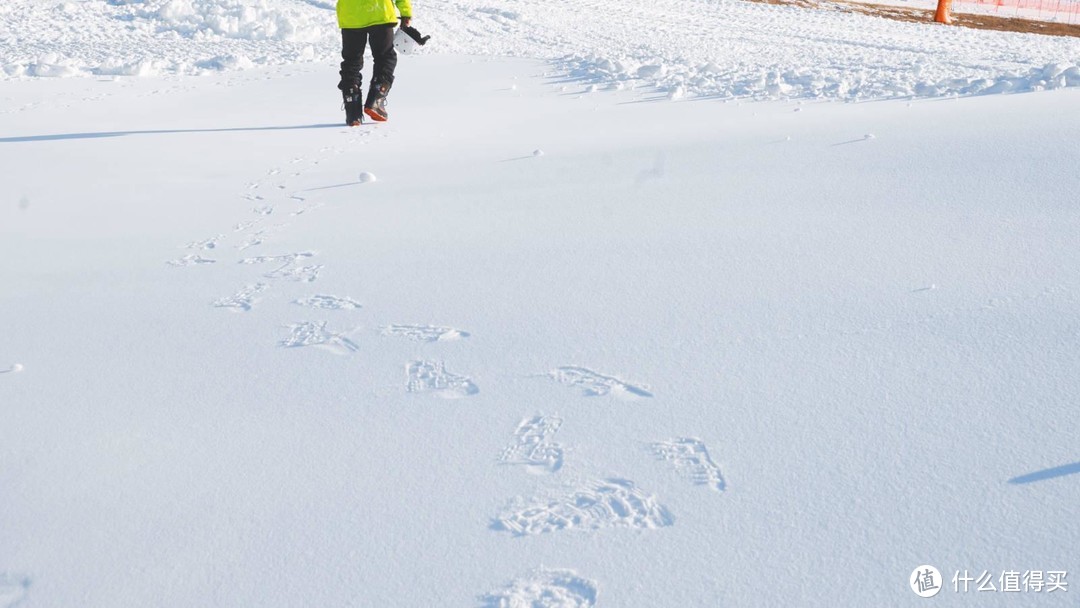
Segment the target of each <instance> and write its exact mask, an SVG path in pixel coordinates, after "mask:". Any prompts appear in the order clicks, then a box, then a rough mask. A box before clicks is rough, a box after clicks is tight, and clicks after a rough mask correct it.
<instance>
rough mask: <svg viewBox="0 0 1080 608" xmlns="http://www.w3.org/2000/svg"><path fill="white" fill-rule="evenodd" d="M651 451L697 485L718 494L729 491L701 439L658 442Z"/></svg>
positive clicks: (680, 438) (651, 447) (683, 438)
mask: <svg viewBox="0 0 1080 608" xmlns="http://www.w3.org/2000/svg"><path fill="white" fill-rule="evenodd" d="M649 450H650V451H651V452H652V453H653V455H654V456H656V457H657V458H658V459H660V460H664V461H667V462H669V463H671V466H672V467H673V468H674V469H675V472H677V473H678V474H679V475H681V476H683V477H685V478H686V479H688V480H690V481H691V482H692V483H694V484H695V485H700V486H708V487H709V489H711V490H714V491H716V492H723V491H724V490H725V489H727V482H725V481H724V476H723V475H722V474H721V473H720V467H718V466H716V463H715V462H713V459H712V458H711V457H710V456H709V450H708V449H706V447H705V444H704V443H703V442H702V441H701V440H700V439H695V438H693V437H679V438H676V439H672V440H669V441H657V442H655V443H652V444H650V445H649Z"/></svg>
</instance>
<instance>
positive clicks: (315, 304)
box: [293, 294, 360, 310]
mask: <svg viewBox="0 0 1080 608" xmlns="http://www.w3.org/2000/svg"><path fill="white" fill-rule="evenodd" d="M293 304H297V305H299V306H307V307H308V308H318V309H320V310H352V309H356V308H360V303H359V302H357V301H356V300H353V299H352V298H343V297H339V296H328V295H322V294H316V295H313V296H307V297H303V298H299V299H296V300H293Z"/></svg>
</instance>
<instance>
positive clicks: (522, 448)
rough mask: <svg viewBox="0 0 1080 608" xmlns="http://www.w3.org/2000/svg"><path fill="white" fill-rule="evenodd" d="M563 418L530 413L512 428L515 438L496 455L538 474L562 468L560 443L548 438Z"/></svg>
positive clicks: (560, 424)
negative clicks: (530, 416)
mask: <svg viewBox="0 0 1080 608" xmlns="http://www.w3.org/2000/svg"><path fill="white" fill-rule="evenodd" d="M562 423H563V421H562V418H559V417H558V416H533V417H532V418H526V419H525V420H522V421H521V422H520V423H519V424H518V426H517V429H515V430H514V440H513V441H512V442H511V443H510V445H508V446H506V447H505V448H503V451H502V453H501V454H499V463H500V464H507V465H522V466H524V467H525V470H526V471H528V472H530V473H533V474H537V475H542V474H549V473H554V472H556V471H558V470H559V469H561V468H562V465H563V449H562V446H561V445H559V444H557V443H554V442H552V441H551V437H552V435H554V434H555V433H556V432H557V431H558V430H559V427H561V426H562Z"/></svg>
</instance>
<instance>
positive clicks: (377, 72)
mask: <svg viewBox="0 0 1080 608" xmlns="http://www.w3.org/2000/svg"><path fill="white" fill-rule="evenodd" d="M394 27H395V25H394V24H393V23H388V24H386V25H376V26H374V27H370V28H368V30H369V32H368V39H369V40H370V41H371V56H372V57H373V58H374V60H375V61H374V63H375V66H374V68H373V69H372V76H371V80H372V81H376V80H377V81H379V82H381V83H384V84H385V85H386V86H387V87H389V86H390V85H392V84H394V68H396V67H397V51H395V50H394Z"/></svg>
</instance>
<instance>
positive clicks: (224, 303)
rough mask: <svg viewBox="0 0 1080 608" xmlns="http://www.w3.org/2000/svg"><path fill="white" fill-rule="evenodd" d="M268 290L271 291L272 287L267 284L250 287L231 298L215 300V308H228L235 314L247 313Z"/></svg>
mask: <svg viewBox="0 0 1080 608" xmlns="http://www.w3.org/2000/svg"><path fill="white" fill-rule="evenodd" d="M267 289H270V286H269V285H267V284H266V283H256V284H254V285H248V286H246V287H244V288H243V289H241V290H240V291H238V292H236V293H235V294H233V295H231V296H228V297H225V298H219V299H217V300H214V302H213V306H214V307H215V308H228V309H230V310H232V311H235V312H247V311H249V310H251V307H252V306H254V305H255V303H256V302H258V301H259V299H258V297H257V296H258V295H259V294H260V293H262V292H264V291H266V290H267Z"/></svg>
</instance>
